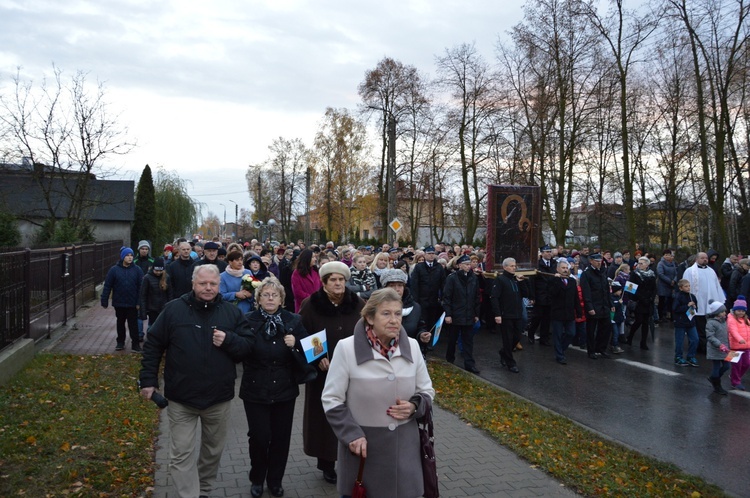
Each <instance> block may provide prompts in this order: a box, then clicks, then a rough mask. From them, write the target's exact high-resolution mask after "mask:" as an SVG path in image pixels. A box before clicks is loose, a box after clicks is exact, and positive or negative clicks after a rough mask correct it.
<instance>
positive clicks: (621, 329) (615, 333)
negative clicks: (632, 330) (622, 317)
mask: <svg viewBox="0 0 750 498" xmlns="http://www.w3.org/2000/svg"><path fill="white" fill-rule="evenodd" d="M623 334H625V322H622V323H613V324H612V347H613V348H616V347H618V346H619V345H620V336H621V335H623Z"/></svg>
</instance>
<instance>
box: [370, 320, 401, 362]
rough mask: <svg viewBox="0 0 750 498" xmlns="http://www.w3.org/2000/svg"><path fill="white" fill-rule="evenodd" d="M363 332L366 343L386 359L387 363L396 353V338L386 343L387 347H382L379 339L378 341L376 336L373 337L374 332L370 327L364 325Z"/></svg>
mask: <svg viewBox="0 0 750 498" xmlns="http://www.w3.org/2000/svg"><path fill="white" fill-rule="evenodd" d="M365 332H367V342H369V343H370V346H371V347H372V349H374V350H375V351H377V352H378V353H380V354H382V355H383V356H384V357H385V358H387V359H388V361H390V360H391V358H392V357H393V353H395V352H396V348H397V347H398V336H396V337H394V338H393V339H391V340H390V341H389V342H388V345H387V346H384V345H383V344H382V343H381V342H380V339H378V336H377V335H375V331H374V330H372V325H369V324H366V325H365Z"/></svg>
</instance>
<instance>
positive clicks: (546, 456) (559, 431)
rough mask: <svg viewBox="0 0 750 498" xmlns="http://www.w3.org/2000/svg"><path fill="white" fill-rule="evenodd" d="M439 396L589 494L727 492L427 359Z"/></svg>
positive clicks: (441, 401) (443, 403)
mask: <svg viewBox="0 0 750 498" xmlns="http://www.w3.org/2000/svg"><path fill="white" fill-rule="evenodd" d="M428 368H429V370H430V376H431V377H432V383H433V386H434V388H435V390H436V391H437V395H436V397H435V401H436V402H437V403H438V404H439V405H440V406H441V407H442V408H445V409H447V410H449V411H451V412H453V413H455V414H456V415H458V416H459V417H460V418H462V419H463V420H465V421H466V422H468V423H470V424H471V425H472V426H474V427H477V428H480V429H483V430H484V431H486V432H487V433H488V434H490V435H491V436H492V437H493V438H495V439H497V440H498V441H499V442H500V443H502V444H503V445H504V446H506V447H507V448H509V449H511V450H512V451H513V452H515V453H516V454H518V455H519V456H521V457H523V458H524V459H526V460H527V461H528V462H530V463H531V464H532V465H534V466H537V467H538V468H540V469H542V470H544V471H545V472H547V473H549V474H551V475H552V476H554V477H555V479H557V480H559V481H561V482H563V483H564V484H565V485H566V486H568V487H570V488H572V489H574V490H576V491H577V492H578V493H581V494H583V495H587V496H623V497H632V496H660V497H690V498H700V497H725V496H727V495H726V494H725V493H724V492H723V491H722V490H721V489H720V488H718V487H717V486H715V485H713V484H709V483H707V482H705V481H704V480H703V479H701V478H699V477H696V476H692V475H689V474H685V473H684V472H682V471H681V470H680V469H679V468H677V467H676V466H674V465H671V464H668V463H663V462H660V461H658V460H656V459H654V458H651V457H647V456H644V455H641V454H640V453H637V452H635V451H632V450H629V449H627V448H625V447H624V446H621V445H619V444H617V443H613V442H611V441H609V440H606V439H602V438H601V437H600V436H598V435H597V434H594V433H592V432H589V431H587V430H586V429H584V428H582V427H581V426H579V425H577V424H575V423H573V422H572V421H570V420H569V419H567V418H565V417H562V416H560V415H556V414H554V413H552V412H549V411H547V410H544V409H542V408H540V407H538V406H536V405H534V404H533V403H530V402H528V401H526V400H523V399H521V398H518V397H516V396H514V395H512V394H509V393H507V392H505V391H503V390H501V389H499V388H497V387H496V386H493V385H491V384H489V383H487V382H484V381H481V380H478V379H477V378H476V377H474V376H473V375H469V374H467V373H465V372H463V371H462V370H459V369H457V368H455V367H454V366H452V365H448V364H447V363H444V362H439V361H430V362H428Z"/></svg>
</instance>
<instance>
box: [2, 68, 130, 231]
mask: <svg viewBox="0 0 750 498" xmlns="http://www.w3.org/2000/svg"><path fill="white" fill-rule="evenodd" d="M53 70H54V72H53V78H52V79H51V80H46V79H45V80H43V81H42V83H41V85H40V86H38V87H37V86H35V85H34V84H33V82H31V81H24V80H23V79H22V78H21V72H20V69H19V70H18V71H17V73H16V75H15V77H14V78H13V86H12V90H13V91H12V93H11V94H8V95H2V96H0V111H1V112H0V122H1V123H2V124H3V128H4V134H3V135H4V139H5V140H6V146H5V149H6V150H7V151H9V152H10V155H11V157H15V159H16V160H20V159H21V158H28V159H29V161H30V162H31V163H32V164H33V165H34V180H35V182H36V184H37V185H38V187H39V188H40V189H41V191H42V192H43V197H44V203H45V209H46V211H47V213H48V215H49V216H48V220H49V221H50V222H52V224H54V221H55V219H56V217H57V216H59V213H60V211H61V210H62V211H63V212H64V215H65V218H66V220H67V221H66V222H67V223H68V224H70V226H71V228H72V229H73V230H74V231H75V232H76V233H78V234H80V235H82V234H85V233H87V232H89V231H90V223H89V216H90V214H91V210H92V208H94V207H96V206H98V205H102V204H107V203H109V202H111V200H110V199H101V198H99V199H97V198H92V196H91V195H90V192H89V187H90V184H91V180H93V179H95V177H96V175H99V176H107V175H110V174H113V173H114V170H113V168H112V166H111V163H107V160H108V159H109V158H111V157H113V156H118V155H123V154H126V153H128V152H129V151H130V150H131V149H132V148H133V146H134V143H133V142H131V141H130V140H129V139H128V137H127V129H126V128H125V127H123V126H122V123H120V122H119V121H118V116H117V115H113V114H111V113H110V109H109V104H108V102H107V99H106V90H105V87H104V84H103V83H97V84H96V85H95V86H93V88H92V85H91V84H89V82H88V81H87V74H86V73H84V72H82V71H78V72H77V73H76V74H75V75H73V76H72V77H71V78H70V80H69V81H68V82H65V81H64V80H63V73H62V71H61V70H60V69H59V68H57V67H54V66H53ZM29 221H32V222H33V220H29ZM47 228H52V229H53V230H54V226H52V227H47Z"/></svg>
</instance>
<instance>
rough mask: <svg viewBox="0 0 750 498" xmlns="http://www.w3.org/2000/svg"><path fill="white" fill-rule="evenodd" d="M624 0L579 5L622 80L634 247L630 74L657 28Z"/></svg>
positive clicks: (624, 150) (628, 210)
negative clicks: (602, 9)
mask: <svg viewBox="0 0 750 498" xmlns="http://www.w3.org/2000/svg"><path fill="white" fill-rule="evenodd" d="M624 3H625V2H624V0H610V4H611V9H610V11H609V12H608V13H607V14H606V15H605V16H601V15H599V13H598V12H597V11H596V9H595V7H594V6H593V4H590V3H585V2H581V3H579V6H580V8H581V11H582V12H583V13H584V14H585V15H587V16H588V18H589V19H590V21H591V23H592V24H593V25H594V27H595V28H596V30H597V31H598V32H599V34H600V35H601V36H602V38H603V39H604V41H605V42H606V45H607V47H608V48H609V51H610V54H611V56H612V59H613V61H614V66H615V68H616V75H617V80H618V82H619V99H618V101H619V102H618V103H619V106H618V107H619V111H620V151H621V153H622V174H623V176H624V178H625V181H624V195H623V205H624V207H625V220H626V224H627V237H628V245H629V247H635V224H636V223H635V214H634V211H633V206H634V202H633V201H634V199H633V176H632V171H631V169H632V168H631V164H630V147H629V144H630V139H629V136H628V134H629V124H628V116H629V114H630V109H629V106H628V82H629V79H628V78H629V75H630V70H631V68H632V67H633V65H634V64H635V63H636V62H637V54H638V51H639V50H640V49H641V48H642V46H643V44H644V42H645V41H646V39H647V38H648V37H649V36H650V35H651V34H652V33H653V32H654V31H655V30H656V28H657V19H656V18H655V17H654V16H653V15H652V13H651V12H646V13H643V14H640V15H638V14H636V13H635V12H632V11H629V10H626V9H625V8H624V7H623V5H624Z"/></svg>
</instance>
